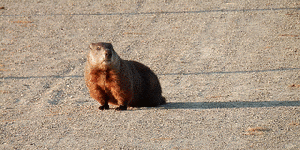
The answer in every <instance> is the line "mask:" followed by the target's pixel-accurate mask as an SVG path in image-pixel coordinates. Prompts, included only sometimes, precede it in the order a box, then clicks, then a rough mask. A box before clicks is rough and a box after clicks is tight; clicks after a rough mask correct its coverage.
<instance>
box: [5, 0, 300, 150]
mask: <svg viewBox="0 0 300 150" xmlns="http://www.w3.org/2000/svg"><path fill="white" fill-rule="evenodd" d="M0 7H2V8H1V9H0V53H1V56H0V57H1V62H0V71H1V72H0V85H1V87H0V88H1V89H0V111H1V114H0V115H1V117H0V149H300V101H299V99H300V1H299V0H274V1H265V0H257V1H247V0H236V1H235V0H228V1H226V0H216V1H213V2H210V1H208V0H201V1H186V0H178V1H172V0H160V1H155V2H153V1H142V0H141V1H138V0H136V1H130V0H128V1H103V2H100V1H86V2H82V1H79V0H78V1H72V0H65V1H61V0H53V1H38V0H28V1H25V2H19V1H8V0H1V2H0ZM3 7H4V8H3ZM100 41H101V42H111V43H112V44H113V45H114V48H115V50H116V51H117V52H118V53H119V55H120V56H121V57H122V58H123V59H130V60H136V61H139V62H142V63H143V64H145V65H147V66H149V67H150V68H151V69H152V70H153V71H154V72H155V73H156V74H157V75H158V77H159V79H160V82H161V85H162V88H163V95H164V96H165V97H166V99H167V101H168V103H167V104H166V105H162V106H160V107H155V108H129V110H128V111H122V112H118V111H114V110H108V111H99V110H98V107H99V104H98V103H97V102H96V101H95V100H93V99H92V98H91V97H90V96H89V93H88V91H87V88H86V87H85V83H84V79H83V69H84V64H85V61H86V53H87V52H88V45H89V44H90V43H92V42H100Z"/></svg>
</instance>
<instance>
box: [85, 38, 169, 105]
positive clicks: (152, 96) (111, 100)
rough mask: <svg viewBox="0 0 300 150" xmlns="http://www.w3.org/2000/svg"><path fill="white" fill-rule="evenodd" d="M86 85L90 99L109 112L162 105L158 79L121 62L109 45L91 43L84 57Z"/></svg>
mask: <svg viewBox="0 0 300 150" xmlns="http://www.w3.org/2000/svg"><path fill="white" fill-rule="evenodd" d="M85 82H86V85H87V87H88V89H89V92H90V95H91V97H92V98H94V99H95V100H97V101H98V102H99V103H100V104H101V106H100V107H99V109H100V110H104V109H109V105H108V104H113V105H118V107H117V108H116V110H127V106H129V107H154V106H157V105H161V104H165V103H166V100H165V98H164V97H163V96H162V95H161V93H162V90H161V86H160V83H159V80H158V78H157V76H156V75H155V74H154V72H153V71H151V70H150V68H148V67H147V66H145V65H143V64H141V63H139V62H136V61H128V60H123V59H121V58H120V57H119V55H118V54H117V53H116V52H115V51H114V49H113V46H112V44H110V43H92V44H90V51H89V53H88V55H87V63H86V67H85Z"/></svg>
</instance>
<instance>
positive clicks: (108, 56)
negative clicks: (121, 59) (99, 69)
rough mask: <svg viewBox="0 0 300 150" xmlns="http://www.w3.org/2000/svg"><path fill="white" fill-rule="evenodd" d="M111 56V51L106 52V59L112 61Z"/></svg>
mask: <svg viewBox="0 0 300 150" xmlns="http://www.w3.org/2000/svg"><path fill="white" fill-rule="evenodd" d="M111 56H112V52H111V50H105V57H106V58H107V59H110V58H111Z"/></svg>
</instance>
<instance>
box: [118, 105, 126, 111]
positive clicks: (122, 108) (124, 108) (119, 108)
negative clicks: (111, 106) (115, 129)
mask: <svg viewBox="0 0 300 150" xmlns="http://www.w3.org/2000/svg"><path fill="white" fill-rule="evenodd" d="M116 110H127V106H122V105H120V106H119V107H117V108H116Z"/></svg>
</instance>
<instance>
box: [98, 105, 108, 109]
mask: <svg viewBox="0 0 300 150" xmlns="http://www.w3.org/2000/svg"><path fill="white" fill-rule="evenodd" d="M99 109H100V110H104V109H109V106H108V105H103V106H100V107H99Z"/></svg>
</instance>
